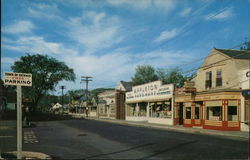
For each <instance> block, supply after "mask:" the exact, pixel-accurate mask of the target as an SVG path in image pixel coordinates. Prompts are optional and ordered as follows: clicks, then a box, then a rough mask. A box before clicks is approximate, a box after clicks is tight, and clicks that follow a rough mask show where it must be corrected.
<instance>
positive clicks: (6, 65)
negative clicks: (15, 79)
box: [1, 57, 17, 72]
mask: <svg viewBox="0 0 250 160" xmlns="http://www.w3.org/2000/svg"><path fill="white" fill-rule="evenodd" d="M16 60H17V58H11V57H2V58H1V67H2V70H4V71H5V72H7V71H11V69H10V68H11V66H12V65H13V64H14V62H15V61H16Z"/></svg>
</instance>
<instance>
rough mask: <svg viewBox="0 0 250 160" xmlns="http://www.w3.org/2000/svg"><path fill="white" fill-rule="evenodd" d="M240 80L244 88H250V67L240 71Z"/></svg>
mask: <svg viewBox="0 0 250 160" xmlns="http://www.w3.org/2000/svg"><path fill="white" fill-rule="evenodd" d="M238 74H239V80H240V84H241V89H242V90H247V89H248V90H249V89H250V83H249V81H250V70H249V69H243V70H240V71H239V73H238Z"/></svg>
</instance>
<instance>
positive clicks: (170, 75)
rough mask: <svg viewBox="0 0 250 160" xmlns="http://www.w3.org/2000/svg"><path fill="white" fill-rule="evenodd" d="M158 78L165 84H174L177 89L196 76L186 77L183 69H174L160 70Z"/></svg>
mask: <svg viewBox="0 0 250 160" xmlns="http://www.w3.org/2000/svg"><path fill="white" fill-rule="evenodd" d="M157 76H158V77H159V79H160V80H161V81H162V82H163V84H170V83H174V84H175V86H176V87H178V88H180V87H183V85H184V82H185V81H190V80H192V79H193V78H194V77H195V74H191V75H190V76H184V75H183V74H182V71H181V69H179V68H172V69H169V70H164V69H158V70H157Z"/></svg>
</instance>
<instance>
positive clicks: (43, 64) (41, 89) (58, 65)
mask: <svg viewBox="0 0 250 160" xmlns="http://www.w3.org/2000/svg"><path fill="white" fill-rule="evenodd" d="M11 68H12V70H13V71H14V72H22V73H31V74H32V87H23V93H24V97H25V98H28V99H30V100H31V101H32V106H31V107H32V111H35V110H36V107H37V104H38V102H39V100H40V99H41V97H42V96H44V95H45V94H46V93H47V92H48V91H50V90H53V89H54V88H55V86H56V85H57V84H58V82H60V81H62V80H66V81H74V80H75V74H74V71H73V69H71V68H69V67H68V66H67V65H66V64H64V62H60V61H58V60H56V59H55V58H51V57H48V56H47V55H40V54H36V55H30V54H27V55H26V56H22V57H21V58H20V60H19V61H16V62H15V63H14V65H13V66H11Z"/></svg>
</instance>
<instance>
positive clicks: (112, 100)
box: [97, 81, 132, 120]
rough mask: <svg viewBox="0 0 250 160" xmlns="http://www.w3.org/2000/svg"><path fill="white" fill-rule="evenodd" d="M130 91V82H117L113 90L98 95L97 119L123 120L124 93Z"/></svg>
mask: <svg viewBox="0 0 250 160" xmlns="http://www.w3.org/2000/svg"><path fill="white" fill-rule="evenodd" d="M131 89H132V83H131V82H125V81H119V82H118V83H117V86H116V88H115V89H114V90H109V91H105V92H103V93H100V94H99V95H98V104H97V110H98V112H97V115H98V117H100V118H112V119H121V120H125V93H126V92H127V91H131Z"/></svg>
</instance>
